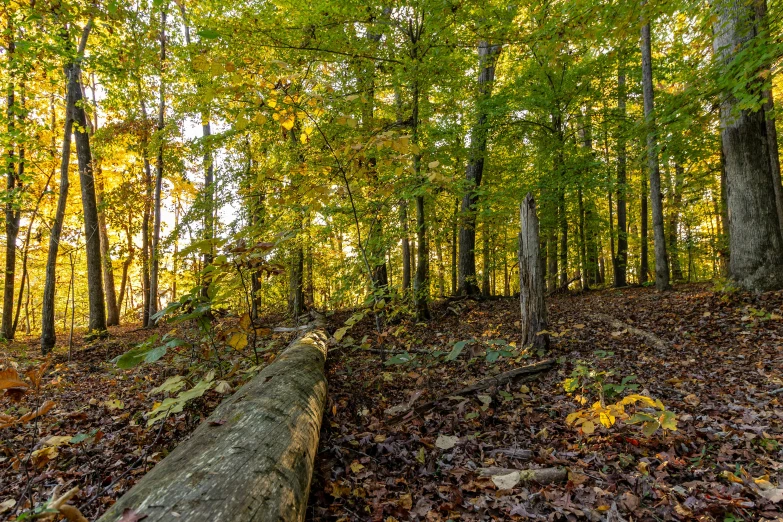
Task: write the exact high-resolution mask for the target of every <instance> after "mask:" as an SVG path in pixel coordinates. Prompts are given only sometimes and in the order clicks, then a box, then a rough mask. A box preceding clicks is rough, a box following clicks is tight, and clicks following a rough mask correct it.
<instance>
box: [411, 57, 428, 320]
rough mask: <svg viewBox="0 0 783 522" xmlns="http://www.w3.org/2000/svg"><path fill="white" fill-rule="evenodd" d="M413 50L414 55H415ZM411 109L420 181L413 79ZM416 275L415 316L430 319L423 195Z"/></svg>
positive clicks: (418, 219)
mask: <svg viewBox="0 0 783 522" xmlns="http://www.w3.org/2000/svg"><path fill="white" fill-rule="evenodd" d="M415 56H416V55H415V52H414V57H415ZM412 91H413V92H412V94H413V96H412V110H411V120H412V121H413V123H412V125H411V126H412V128H411V142H412V143H413V144H415V145H416V148H417V149H416V151H415V152H414V154H413V175H414V177H415V179H416V180H417V182H421V180H422V174H421V153H420V152H419V97H420V95H419V80H418V78H416V79H415V80H414V81H413V89H412ZM416 247H417V255H416V258H417V259H416V277H415V278H414V280H413V302H414V306H415V308H416V318H417V319H418V320H420V321H423V320H428V319H430V308H429V300H430V288H429V285H430V282H429V252H428V245H427V221H426V217H425V214H424V196H423V195H421V194H419V195H417V196H416Z"/></svg>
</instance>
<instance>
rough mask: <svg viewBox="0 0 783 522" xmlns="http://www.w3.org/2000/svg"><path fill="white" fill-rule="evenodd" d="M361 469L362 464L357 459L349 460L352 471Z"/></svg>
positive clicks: (356, 471) (357, 471)
mask: <svg viewBox="0 0 783 522" xmlns="http://www.w3.org/2000/svg"><path fill="white" fill-rule="evenodd" d="M363 469H364V466H363V465H362V464H361V463H360V462H359V461H358V460H354V461H353V462H351V471H353V472H354V473H359V472H360V471H361V470H363Z"/></svg>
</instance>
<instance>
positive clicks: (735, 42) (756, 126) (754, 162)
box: [713, 0, 783, 291]
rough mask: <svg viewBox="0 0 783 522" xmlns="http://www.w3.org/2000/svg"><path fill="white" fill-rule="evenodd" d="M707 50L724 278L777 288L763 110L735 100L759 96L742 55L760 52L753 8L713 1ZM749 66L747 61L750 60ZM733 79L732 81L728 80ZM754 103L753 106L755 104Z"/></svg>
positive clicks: (781, 273)
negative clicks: (722, 198) (716, 79)
mask: <svg viewBox="0 0 783 522" xmlns="http://www.w3.org/2000/svg"><path fill="white" fill-rule="evenodd" d="M713 9H714V14H715V17H716V21H715V26H714V34H715V36H714V40H713V49H714V51H715V55H716V57H717V58H718V60H719V64H720V67H721V70H722V73H723V78H725V79H727V80H724V82H723V84H722V85H721V87H722V88H723V94H722V99H721V115H720V119H721V129H722V132H721V137H722V141H723V153H724V156H725V162H726V163H725V165H726V185H727V192H728V212H729V216H730V219H729V249H730V251H731V256H730V258H729V275H730V277H731V278H732V279H733V280H734V281H736V282H737V284H739V285H740V286H741V287H742V288H745V289H748V290H756V291H758V290H771V289H779V288H783V237H781V228H780V222H779V221H778V214H777V205H776V201H775V190H774V187H773V182H774V180H773V174H772V167H771V162H770V155H769V142H768V139H767V132H766V131H767V129H766V121H765V115H764V111H763V110H760V109H761V107H757V108H747V105H745V106H743V104H742V103H741V101H740V96H743V95H744V96H746V97H747V96H755V97H756V98H760V97H761V88H760V87H761V85H760V82H759V81H758V79H755V78H756V74H755V73H756V72H757V71H747V70H746V69H747V63H748V62H745V61H744V60H743V56H745V57H746V56H747V55H748V53H752V52H756V53H759V52H762V49H761V48H760V47H759V44H761V43H763V41H761V42H760V41H759V40H761V39H757V38H756V36H757V32H758V24H759V22H760V20H759V19H758V13H757V10H756V6H755V5H754V4H753V3H749V2H747V1H745V0H717V1H716V2H715V3H714V5H713ZM751 63H752V61H751ZM734 78H739V79H740V81H739V84H738V82H737V81H736V80H734V81H733V82H732V81H731V80H728V79H734ZM762 103H763V101H762V102H761V103H759V105H761V104H762Z"/></svg>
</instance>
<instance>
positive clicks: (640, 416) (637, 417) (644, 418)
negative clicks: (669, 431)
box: [625, 413, 658, 424]
mask: <svg viewBox="0 0 783 522" xmlns="http://www.w3.org/2000/svg"><path fill="white" fill-rule="evenodd" d="M642 422H658V421H657V420H655V417H653V416H652V415H647V414H646V413H635V414H634V415H633V417H631V418H630V419H628V420H627V421H625V423H626V424H639V423H642Z"/></svg>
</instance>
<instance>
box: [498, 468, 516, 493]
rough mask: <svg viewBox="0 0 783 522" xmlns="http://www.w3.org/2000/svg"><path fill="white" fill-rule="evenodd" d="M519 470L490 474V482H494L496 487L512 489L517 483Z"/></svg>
mask: <svg viewBox="0 0 783 522" xmlns="http://www.w3.org/2000/svg"><path fill="white" fill-rule="evenodd" d="M519 480H520V478H519V472H518V471H513V472H511V473H508V474H506V475H492V483H493V484H495V487H497V488H498V489H501V490H503V489H512V488H513V487H514V486H516V485H517V484H519Z"/></svg>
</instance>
